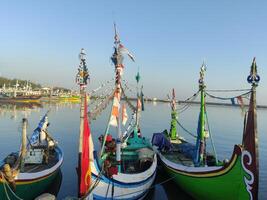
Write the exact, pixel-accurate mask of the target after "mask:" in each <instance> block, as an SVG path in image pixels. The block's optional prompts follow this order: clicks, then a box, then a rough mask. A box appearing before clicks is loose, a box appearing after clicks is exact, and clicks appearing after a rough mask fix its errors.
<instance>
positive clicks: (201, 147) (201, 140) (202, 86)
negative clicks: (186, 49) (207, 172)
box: [195, 63, 206, 166]
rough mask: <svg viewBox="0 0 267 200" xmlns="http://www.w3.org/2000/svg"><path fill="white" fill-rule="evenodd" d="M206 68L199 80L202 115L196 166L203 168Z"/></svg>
mask: <svg viewBox="0 0 267 200" xmlns="http://www.w3.org/2000/svg"><path fill="white" fill-rule="evenodd" d="M205 71H206V67H205V65H204V63H203V64H202V66H201V69H200V73H199V74H200V78H199V81H198V83H199V90H200V93H201V103H200V114H199V124H198V136H197V144H196V147H197V151H196V159H195V164H196V166H203V165H205V163H204V154H205V88H206V86H205V83H204V73H205Z"/></svg>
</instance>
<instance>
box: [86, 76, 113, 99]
mask: <svg viewBox="0 0 267 200" xmlns="http://www.w3.org/2000/svg"><path fill="white" fill-rule="evenodd" d="M112 81H114V78H112V79H111V80H109V81H107V82H105V83H102V84H101V85H100V86H99V87H98V88H96V89H94V90H92V92H91V93H90V96H91V95H92V94H94V93H96V92H97V91H98V90H100V89H101V88H103V87H105V86H106V85H107V84H109V83H113V82H112Z"/></svg>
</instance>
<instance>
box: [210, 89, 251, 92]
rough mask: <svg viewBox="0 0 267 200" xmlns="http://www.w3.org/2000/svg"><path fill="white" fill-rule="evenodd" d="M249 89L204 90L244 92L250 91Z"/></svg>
mask: <svg viewBox="0 0 267 200" xmlns="http://www.w3.org/2000/svg"><path fill="white" fill-rule="evenodd" d="M250 90H251V89H235V90H206V92H244V91H250Z"/></svg>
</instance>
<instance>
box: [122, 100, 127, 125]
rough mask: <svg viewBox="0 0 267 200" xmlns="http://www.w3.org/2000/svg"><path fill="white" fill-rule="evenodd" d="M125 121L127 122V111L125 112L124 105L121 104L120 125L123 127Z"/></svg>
mask: <svg viewBox="0 0 267 200" xmlns="http://www.w3.org/2000/svg"><path fill="white" fill-rule="evenodd" d="M127 120H128V115H127V111H126V105H125V104H123V105H122V124H123V125H124V126H125V124H126V122H127Z"/></svg>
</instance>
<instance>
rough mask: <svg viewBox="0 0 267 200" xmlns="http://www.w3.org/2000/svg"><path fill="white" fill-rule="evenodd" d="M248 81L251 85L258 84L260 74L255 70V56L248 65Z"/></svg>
mask: <svg viewBox="0 0 267 200" xmlns="http://www.w3.org/2000/svg"><path fill="white" fill-rule="evenodd" d="M247 81H248V83H251V85H252V86H258V83H259V81H260V76H259V75H258V72H257V64H256V57H254V58H253V61H252V64H251V67H250V75H249V76H248V78H247Z"/></svg>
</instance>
